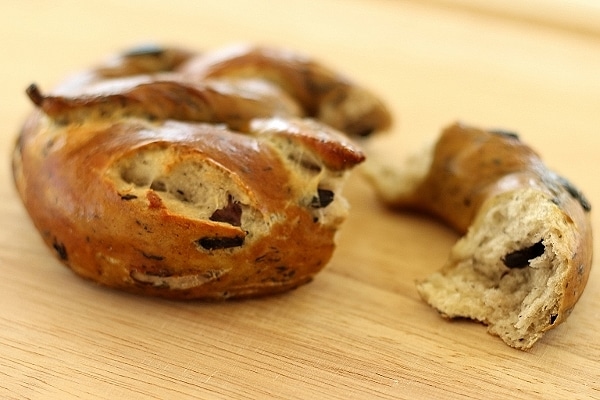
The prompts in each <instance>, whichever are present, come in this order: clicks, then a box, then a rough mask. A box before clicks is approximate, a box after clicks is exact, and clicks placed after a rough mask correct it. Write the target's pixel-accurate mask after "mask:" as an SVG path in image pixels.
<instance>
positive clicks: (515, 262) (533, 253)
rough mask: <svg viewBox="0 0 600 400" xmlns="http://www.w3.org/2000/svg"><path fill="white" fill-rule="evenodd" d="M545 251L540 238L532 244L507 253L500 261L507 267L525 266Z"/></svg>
mask: <svg viewBox="0 0 600 400" xmlns="http://www.w3.org/2000/svg"><path fill="white" fill-rule="evenodd" d="M545 251H546V246H544V243H542V241H541V240H540V241H539V242H537V243H535V244H534V245H533V246H530V247H526V248H524V249H521V250H517V251H513V252H512V253H509V254H507V255H506V256H504V259H503V260H502V262H504V265H506V266H507V267H508V268H525V267H528V266H529V262H530V261H531V260H533V259H534V258H537V257H539V256H541V255H542V254H544V252H545Z"/></svg>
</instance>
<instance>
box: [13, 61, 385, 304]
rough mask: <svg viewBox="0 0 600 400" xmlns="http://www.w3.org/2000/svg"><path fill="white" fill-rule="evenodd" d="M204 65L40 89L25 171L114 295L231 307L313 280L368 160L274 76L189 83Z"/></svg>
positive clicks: (35, 207) (35, 199) (134, 66)
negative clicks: (350, 188) (346, 195)
mask: <svg viewBox="0 0 600 400" xmlns="http://www.w3.org/2000/svg"><path fill="white" fill-rule="evenodd" d="M194 57H201V56H198V55H193V54H192V53H190V52H186V51H182V50H173V49H162V50H161V49H155V51H150V50H146V51H138V52H133V53H131V54H128V55H124V56H121V57H117V58H116V59H114V60H113V61H111V62H110V63H107V65H103V66H101V67H99V68H97V69H94V70H91V71H87V72H84V73H82V74H80V75H78V76H76V77H75V78H74V79H71V80H69V81H67V82H66V83H65V84H63V85H62V86H61V87H59V88H58V89H57V90H56V91H55V92H54V93H51V94H43V93H42V92H41V91H40V90H39V88H37V86H35V85H33V86H31V87H30V88H29V89H28V94H29V96H30V98H31V100H32V102H33V103H34V104H35V105H36V106H37V107H38V109H37V110H35V111H34V112H33V113H32V114H31V116H30V117H29V118H28V119H27V121H26V122H25V124H24V126H23V129H22V132H21V135H20V137H19V140H18V143H17V146H16V148H15V151H14V157H13V173H14V179H15V183H16V186H17V189H18V191H19V193H20V195H21V198H22V200H23V202H24V204H25V207H26V208H27V210H28V212H29V214H30V216H31V218H32V220H33V222H34V224H35V226H36V227H37V229H38V230H39V231H40V233H41V234H42V237H43V239H44V241H45V242H46V243H47V244H48V246H49V247H50V248H52V249H53V250H54V252H55V253H56V255H57V257H58V258H59V259H60V260H61V261H62V262H63V263H64V264H66V265H67V266H69V267H70V268H71V269H73V270H74V271H75V272H76V273H77V274H79V275H81V276H83V277H85V278H88V279H91V280H93V281H95V282H98V283H100V284H102V285H106V286H110V287H116V288H120V289H124V290H127V291H131V292H135V293H141V294H148V295H156V296H163V297H168V298H181V299H192V298H207V299H208V298H210V299H222V298H231V297H248V296H257V295H265V294H270V293H276V292H282V291H285V290H289V289H291V288H294V287H297V286H298V285H301V284H303V283H306V282H308V281H310V280H311V279H312V277H313V276H314V275H315V274H316V273H317V272H318V271H319V270H320V269H321V268H323V267H324V266H325V265H326V263H327V262H328V260H329V259H330V257H331V255H332V252H333V250H334V247H335V242H334V236H335V233H336V231H337V229H338V227H339V225H340V224H341V222H342V221H343V219H344V217H345V213H346V205H345V202H344V200H343V198H341V196H340V193H339V191H340V190H341V184H342V183H343V179H344V176H345V174H346V173H347V171H348V170H350V169H351V168H352V167H353V166H355V165H356V164H358V163H360V162H362V161H363V160H364V155H363V153H362V152H361V150H360V149H359V148H358V147H357V146H356V145H354V144H353V143H352V142H351V141H350V140H349V139H348V138H347V137H345V136H343V135H342V134H340V133H338V132H337V131H335V130H334V129H332V128H329V127H328V126H326V125H323V124H322V123H319V122H317V121H313V120H306V119H301V117H302V116H304V115H305V114H307V111H306V110H305V109H304V104H302V103H301V102H298V100H297V99H296V98H294V97H293V94H292V95H289V94H286V92H284V91H282V89H281V88H280V87H279V86H278V85H274V84H273V83H272V82H269V81H267V80H263V79H262V78H261V77H260V76H252V77H249V78H248V79H247V80H238V79H236V80H231V79H226V78H223V79H219V80H216V79H211V80H194V81H190V80H189V76H187V77H186V76H184V75H183V74H181V73H179V72H177V71H176V69H177V68H178V67H180V66H181V65H182V64H183V63H184V62H185V61H186V60H190V59H192V58H194ZM272 61H274V62H276V61H277V60H272ZM315 65H316V64H315ZM257 73H260V71H257ZM331 83H332V84H333V85H336V84H337V83H336V82H331ZM344 84H346V83H345V82H344ZM381 126H383V125H381Z"/></svg>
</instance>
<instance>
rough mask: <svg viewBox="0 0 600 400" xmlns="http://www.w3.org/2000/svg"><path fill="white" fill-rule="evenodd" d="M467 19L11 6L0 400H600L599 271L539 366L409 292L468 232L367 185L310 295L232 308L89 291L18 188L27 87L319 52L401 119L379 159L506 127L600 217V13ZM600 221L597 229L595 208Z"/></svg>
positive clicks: (301, 6)
mask: <svg viewBox="0 0 600 400" xmlns="http://www.w3.org/2000/svg"><path fill="white" fill-rule="evenodd" d="M455 3H456V4H457V5H456V6H455V5H454V3H453V2H449V1H440V2H438V1H427V2H422V3H418V2H409V1H391V0H346V1H341V0H318V1H317V0H289V1H285V2H275V1H267V0H259V1H256V0H252V1H251V0H231V1H226V0H222V1H184V0H171V1H169V2H160V1H157V0H151V1H150V0H147V1H142V0H132V1H127V2H124V1H117V0H105V1H85V2H83V1H70V0H57V1H52V2H50V1H40V0H37V1H36V0H23V1H18V2H17V1H12V2H4V3H3V4H2V5H1V6H0V11H1V12H0V33H1V37H2V42H3V57H2V62H1V64H0V68H1V70H0V79H1V85H0V87H1V89H2V96H1V97H0V102H1V103H0V124H1V126H2V130H1V134H0V146H1V149H2V152H1V154H2V160H3V161H2V163H1V168H0V179H1V184H0V194H1V195H2V205H1V206H0V221H2V222H1V223H2V225H1V227H2V228H1V229H0V266H1V268H0V398H3V399H4V398H15V399H72V398H90V399H155V398H156V399H178V398H199V399H204V398H206V399H211V398H215V399H271V398H273V399H344V400H347V399H370V398H382V399H386V398H387V399H428V398H432V399H434V398H435V399H442V398H443V399H481V398H490V399H491V398H498V399H504V398H512V399H548V398H553V399H593V398H600V340H599V339H598V338H599V336H598V331H600V291H599V289H600V265H598V261H595V263H594V264H595V265H594V267H593V270H592V273H591V275H590V280H589V283H588V287H587V289H586V291H585V293H584V295H583V297H582V298H581V300H580V302H579V304H578V305H577V306H576V308H575V310H574V311H573V313H572V315H571V317H570V318H569V320H568V321H567V322H566V323H565V324H563V325H561V326H560V327H558V328H557V329H555V330H554V331H551V332H550V333H548V334H547V335H546V336H545V337H544V339H543V340H542V341H541V342H539V343H538V344H537V345H536V346H535V347H534V348H533V349H532V350H530V351H528V352H522V351H518V350H514V349H511V348H509V347H507V346H506V345H504V344H503V343H502V342H501V341H500V340H499V339H498V338H496V337H492V336H490V335H488V334H487V333H486V329H485V327H484V326H482V325H480V324H477V323H473V322H469V321H455V322H448V321H446V320H443V319H442V318H440V317H439V316H438V315H437V314H436V313H435V312H434V311H433V310H432V309H431V308H429V307H428V306H427V305H425V304H424V303H423V302H422V301H421V300H420V299H419V297H418V295H417V293H416V290H415V285H414V281H415V280H417V279H419V278H423V277H424V276H426V275H427V274H429V273H431V272H433V271H435V270H437V269H438V268H439V267H440V266H441V265H442V263H443V262H444V260H445V258H446V256H447V254H448V251H449V249H450V247H451V246H452V244H453V243H454V242H455V241H456V240H457V236H456V234H455V233H453V232H452V231H450V230H449V229H447V228H446V227H444V226H442V225H440V224H439V223H437V222H436V221H434V220H431V219H429V218H425V217H423V216H420V215H415V214H409V213H393V212H390V211H389V210H386V209H384V208H383V207H381V206H380V205H379V204H378V202H377V201H376V199H375V197H374V195H373V193H372V192H371V190H370V188H369V186H368V185H367V184H366V183H365V182H364V180H363V179H362V178H361V176H360V173H358V172H359V171H357V173H356V174H354V175H353V176H352V178H351V179H350V181H349V185H348V186H347V188H346V195H347V197H348V199H349V201H350V203H351V205H352V213H351V215H350V217H349V219H348V220H347V222H346V223H345V225H344V226H343V229H342V231H341V233H340V236H339V247H338V250H337V252H336V253H335V255H334V258H333V260H332V261H331V263H330V264H329V265H328V267H327V268H326V269H325V270H324V271H323V272H322V273H321V274H319V275H318V276H317V278H316V279H315V280H314V281H313V282H312V283H310V284H309V285H306V286H304V287H302V288H299V289H297V290H295V291H293V292H291V293H288V294H285V295H280V296H275V297H269V298H263V299H258V300H250V301H239V302H226V303H202V302H170V301H164V300H158V299H152V298H142V297H136V296H131V295H127V294H123V293H119V292H115V291H111V290H107V289H103V288H99V287H97V286H95V285H94V284H91V283H89V282H86V281H83V280H81V279H79V278H77V277H76V276H74V275H73V274H72V273H71V272H70V271H69V270H67V269H66V268H64V267H62V266H61V265H60V264H59V262H58V261H57V260H55V259H54V257H53V255H52V254H51V252H50V251H49V250H48V249H46V248H45V247H44V245H43V244H42V242H41V239H40V237H39V235H38V233H37V232H36V231H35V229H34V227H33V225H32V224H31V222H30V221H29V219H28V216H27V214H26V212H25V210H24V208H23V207H22V205H21V203H20V201H19V199H18V196H17V194H16V191H15V189H14V185H13V182H12V177H11V172H10V154H11V151H12V147H13V143H14V140H15V137H16V135H17V133H18V131H19V128H20V125H21V123H22V121H23V118H24V117H25V115H26V114H27V112H29V110H31V105H30V104H29V103H28V101H27V98H26V96H25V94H24V90H25V88H26V87H27V86H28V85H29V84H30V83H32V82H36V83H38V84H39V85H40V86H41V87H42V88H50V87H52V85H54V84H56V83H57V82H59V80H60V79H62V78H63V77H64V76H66V75H67V74H69V73H71V72H74V71H76V70H78V69H81V68H86V67H88V66H89V65H91V64H93V63H95V62H97V61H99V60H101V59H103V58H104V57H105V56H107V55H108V54H110V53H113V52H115V51H119V50H122V49H125V48H127V47H130V46H132V45H136V44H139V43H146V42H158V43H165V44H178V45H182V46H188V47H191V48H194V49H198V50H202V49H205V48H216V47H218V46H221V45H225V44H231V43H234V42H252V43H265V44H272V45H277V46H285V47H290V48H292V49H296V50H300V51H305V52H308V53H310V54H312V55H314V56H315V57H316V58H318V59H320V60H321V61H323V62H324V63H327V64H328V65H331V66H333V67H335V68H336V69H339V70H340V71H343V72H345V73H347V74H348V75H350V76H352V77H353V78H355V79H356V80H358V81H359V82H361V83H363V84H364V85H366V86H368V87H370V88H371V89H372V90H374V91H375V92H377V93H379V94H380V95H381V97H382V98H384V99H385V101H386V102H387V103H388V104H389V105H390V108H391V110H392V112H393V113H394V116H395V119H396V121H395V124H394V128H393V129H392V131H391V132H389V133H388V134H387V135H385V136H383V137H381V138H380V139H377V140H376V141H375V142H374V143H372V147H373V149H372V150H373V152H374V153H373V154H378V155H379V156H380V157H387V158H388V159H389V160H390V161H391V162H393V161H394V160H398V159H400V158H402V157H404V156H405V155H407V154H408V153H410V152H412V151H414V150H417V149H419V148H420V147H421V146H423V145H424V144H425V143H427V142H429V141H431V140H433V139H434V138H435V137H437V135H438V133H439V131H440V129H441V128H443V127H444V126H446V125H448V124H450V123H452V122H454V121H455V120H462V121H464V122H467V123H471V124H474V125H479V126H483V127H502V128H506V129H511V130H514V131H517V132H519V133H520V134H521V136H522V138H523V140H525V141H526V142H528V143H529V144H531V145H532V146H533V147H534V148H535V149H536V150H538V151H539V152H540V153H541V154H542V156H543V158H544V159H545V161H546V162H547V164H549V165H550V166H551V167H553V168H554V169H556V170H558V171H559V172H560V173H561V174H563V175H565V176H567V177H569V178H570V179H571V180H572V181H573V182H574V183H575V184H576V185H578V186H579V187H580V188H581V189H582V190H583V191H584V192H585V194H586V195H587V196H588V197H589V199H590V201H591V202H592V205H593V206H596V205H598V206H600V178H599V177H598V176H599V168H600V161H599V157H598V151H599V149H600V34H599V33H598V32H594V30H593V29H587V28H585V26H589V24H590V21H589V18H594V17H593V13H584V14H585V15H586V19H585V21H584V20H579V19H578V17H577V15H581V13H578V12H576V11H573V12H572V13H564V14H563V13H558V16H557V14H552V15H553V16H552V18H553V19H555V18H557V17H560V18H563V19H564V20H563V23H560V24H558V23H554V22H553V23H542V22H540V21H543V19H544V17H543V15H542V14H540V15H542V17H536V18H518V17H515V14H514V12H512V11H510V10H509V11H510V12H498V11H497V10H495V9H491V10H490V9H487V10H486V11H485V12H483V11H480V10H479V9H478V8H477V7H471V6H469V7H466V6H465V5H464V2H461V1H457V2H455ZM536 3H540V1H537V2H536ZM497 4H500V2H496V5H497ZM527 12H528V13H531V12H535V10H530V9H528V10H527ZM513 17H514V18H513ZM593 24H596V25H595V26H600V19H595V20H593V23H592V25H593ZM578 27H582V28H581V29H579V28H578ZM592 218H593V224H594V229H595V230H598V229H599V228H600V220H599V218H598V213H597V212H596V209H594V210H593V211H592ZM595 250H596V252H598V245H597V241H596V242H595Z"/></svg>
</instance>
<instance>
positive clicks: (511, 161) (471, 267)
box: [369, 124, 592, 349]
mask: <svg viewBox="0 0 600 400" xmlns="http://www.w3.org/2000/svg"><path fill="white" fill-rule="evenodd" d="M415 165H417V167H415ZM369 171H370V172H369V177H370V179H371V181H372V182H373V183H374V184H375V186H376V188H377V189H378V192H379V194H380V196H381V197H382V199H383V200H384V201H385V202H386V203H387V204H389V205H390V206H393V207H396V208H410V209H415V210H419V211H423V212H427V213H430V214H433V215H435V216H437V217H438V218H440V219H442V220H443V221H445V222H446V223H447V224H448V225H450V226H451V227H453V228H454V229H456V230H457V231H458V232H459V233H461V234H464V236H463V237H462V238H461V239H460V240H459V241H458V242H457V243H456V245H455V246H454V247H453V249H452V251H451V253H450V256H449V258H448V261H447V262H446V264H445V265H444V267H443V268H442V269H441V271H439V272H436V273H434V274H432V275H430V276H429V277H428V278H426V279H425V280H423V281H421V282H419V283H418V285H417V288H418V290H419V293H420V295H421V296H422V297H423V299H424V300H425V301H427V302H428V303H429V304H430V305H432V306H433V307H434V308H436V309H437V310H438V311H439V312H440V313H441V314H442V315H444V316H447V317H450V318H454V317H467V318H471V319H475V320H478V321H481V322H483V323H485V324H487V325H488V328H489V331H490V333H492V334H494V335H498V336H500V337H501V338H502V339H503V340H504V341H505V342H506V343H507V344H509V345H510V346H513V347H516V348H520V349H528V348H530V347H531V346H532V345H533V344H534V343H535V342H536V341H537V340H539V339H540V338H541V337H542V335H543V333H544V332H545V331H547V330H549V329H552V328H554V327H556V326H558V325H559V324H560V323H561V322H563V321H564V320H565V319H566V318H567V316H568V315H569V314H570V312H571V310H572V308H573V307H574V305H575V303H576V302H577V301H578V299H579V298H580V296H581V294H582V293H583V290H584V288H585V285H586V282H587V279H588V276H589V272H590V268H591V265H592V232H591V223H590V218H589V211H590V209H591V206H590V204H589V203H588V201H587V200H586V199H585V197H584V196H583V194H582V193H581V192H580V191H578V190H577V189H576V188H575V187H574V186H573V185H572V184H571V183H569V182H568V181H567V180H566V179H564V178H563V177H561V176H559V175H557V174H556V173H554V172H553V171H551V170H549V169H548V168H547V167H546V166H545V165H544V164H543V162H542V160H541V159H540V157H539V156H538V154H537V153H536V152H535V151H533V150H532V149H531V148H530V147H528V146H527V145H526V144H524V143H523V142H522V141H520V140H519V138H518V136H517V135H516V134H513V133H510V132H503V131H485V130H481V129H478V128H474V127H470V126H466V125H463V124H454V125H452V126H449V127H448V128H447V129H445V130H444V132H443V133H442V135H441V137H440V138H439V140H438V141H437V143H436V144H435V146H434V147H433V148H432V149H428V150H426V151H425V152H424V153H422V154H421V155H420V156H419V158H418V159H415V161H413V165H412V167H410V168H408V167H407V168H406V169H402V170H400V171H397V170H391V169H389V168H386V167H377V168H375V167H371V168H369Z"/></svg>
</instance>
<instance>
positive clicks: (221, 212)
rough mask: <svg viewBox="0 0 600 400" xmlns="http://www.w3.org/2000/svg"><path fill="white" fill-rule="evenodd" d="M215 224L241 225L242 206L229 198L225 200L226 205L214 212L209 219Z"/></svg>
mask: <svg viewBox="0 0 600 400" xmlns="http://www.w3.org/2000/svg"><path fill="white" fill-rule="evenodd" d="M209 219H210V220H211V221H215V222H225V223H227V224H230V225H233V226H241V225H242V206H240V203H238V202H237V201H234V200H233V198H232V197H231V196H229V198H228V200H227V205H226V206H225V207H223V208H220V209H218V210H215V212H213V213H212V215H211V216H210V218H209Z"/></svg>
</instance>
